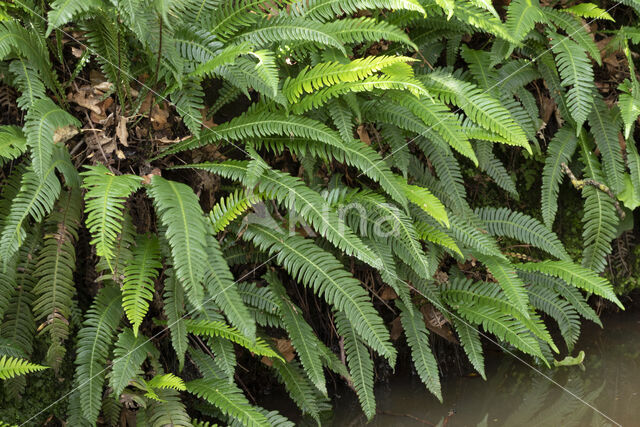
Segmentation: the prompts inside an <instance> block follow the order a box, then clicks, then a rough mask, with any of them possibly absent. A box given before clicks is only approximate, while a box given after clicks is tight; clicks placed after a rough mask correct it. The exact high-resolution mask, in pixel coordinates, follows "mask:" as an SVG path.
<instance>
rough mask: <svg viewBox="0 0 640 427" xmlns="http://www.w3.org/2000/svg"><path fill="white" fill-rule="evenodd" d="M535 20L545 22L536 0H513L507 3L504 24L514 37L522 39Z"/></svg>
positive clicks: (531, 28)
mask: <svg viewBox="0 0 640 427" xmlns="http://www.w3.org/2000/svg"><path fill="white" fill-rule="evenodd" d="M537 22H546V19H545V16H544V14H543V13H542V9H541V8H540V3H539V2H538V0H515V1H513V2H511V3H510V4H509V8H508V9H507V23H506V26H507V30H508V31H509V33H510V34H511V35H512V36H513V38H514V39H516V40H518V41H520V40H522V39H524V37H525V36H526V35H527V34H528V33H529V31H531V30H533V27H534V26H535V24H536V23H537Z"/></svg>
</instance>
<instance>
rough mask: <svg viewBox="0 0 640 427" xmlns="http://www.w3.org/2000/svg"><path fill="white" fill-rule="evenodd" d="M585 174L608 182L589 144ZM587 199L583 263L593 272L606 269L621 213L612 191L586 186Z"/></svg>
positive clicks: (585, 152)
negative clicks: (616, 205)
mask: <svg viewBox="0 0 640 427" xmlns="http://www.w3.org/2000/svg"><path fill="white" fill-rule="evenodd" d="M581 159H582V162H583V164H584V171H585V175H586V176H587V177H588V178H591V179H593V180H596V181H597V182H604V177H603V174H602V170H601V166H600V163H599V162H598V160H597V159H596V158H595V155H594V154H593V153H591V152H588V151H587V150H586V148H585V147H583V149H582V155H581ZM582 195H583V197H584V198H585V202H584V215H583V217H582V221H583V223H584V227H583V230H582V239H583V243H584V250H583V252H582V265H583V266H584V267H587V268H589V269H591V270H593V271H596V272H601V271H604V269H605V267H606V264H607V259H606V258H607V255H609V254H610V253H611V250H612V248H611V242H612V241H613V239H614V238H615V237H616V235H617V229H618V215H617V212H616V210H615V206H614V204H613V200H611V197H609V195H608V194H605V193H604V192H603V191H600V190H599V189H597V188H595V187H592V186H586V187H585V188H583V189H582Z"/></svg>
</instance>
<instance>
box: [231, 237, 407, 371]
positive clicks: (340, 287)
mask: <svg viewBox="0 0 640 427" xmlns="http://www.w3.org/2000/svg"><path fill="white" fill-rule="evenodd" d="M243 237H245V238H246V239H247V240H253V241H254V243H255V244H256V245H257V246H259V247H260V248H261V249H263V250H268V251H270V252H271V253H272V254H273V253H277V257H276V261H277V262H278V263H280V264H282V265H283V267H285V268H286V269H287V270H288V271H289V273H290V274H292V275H293V276H294V277H295V278H297V279H298V280H300V281H302V282H303V283H304V284H305V285H306V286H309V287H311V288H313V289H314V290H315V291H316V293H317V294H318V295H319V296H321V297H324V298H325V299H326V300H327V302H329V303H330V304H332V305H334V306H335V308H336V309H338V310H339V311H341V312H344V314H345V316H346V317H347V319H348V320H349V322H350V323H351V324H352V325H353V328H354V329H355V330H356V332H357V333H358V335H360V336H361V337H362V339H363V340H364V341H365V342H367V344H369V345H370V346H371V347H372V348H373V349H374V350H375V351H377V352H378V353H380V354H381V355H383V356H385V357H386V358H388V359H389V360H390V361H391V362H393V361H394V359H395V351H394V349H393V347H391V345H390V344H389V342H388V340H389V335H388V332H387V330H386V328H385V327H384V325H383V324H382V322H381V320H380V318H379V316H378V315H377V313H376V312H375V310H374V308H373V306H372V305H371V303H370V302H368V301H367V296H366V295H367V294H366V292H364V290H363V289H362V288H361V287H360V286H359V283H358V281H357V280H355V279H353V278H352V277H351V276H350V275H349V274H348V273H347V272H346V271H345V270H344V269H343V268H342V266H341V264H340V263H339V262H338V261H337V260H336V259H335V258H334V257H333V256H332V255H331V254H329V253H327V252H325V251H323V250H322V249H320V248H318V247H317V246H315V245H314V244H313V243H311V242H310V241H308V240H305V239H304V238H302V237H300V236H296V235H293V236H284V235H283V234H282V233H279V232H277V231H274V230H271V229H269V228H267V227H264V226H262V225H250V226H249V228H248V229H247V231H246V232H245V234H244V236H243ZM392 364H393V363H392Z"/></svg>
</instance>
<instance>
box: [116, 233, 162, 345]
mask: <svg viewBox="0 0 640 427" xmlns="http://www.w3.org/2000/svg"><path fill="white" fill-rule="evenodd" d="M161 259H162V257H161V254H160V247H159V245H158V239H157V238H156V237H155V236H142V235H141V236H138V237H137V238H136V247H135V248H134V249H133V257H132V259H131V262H130V263H128V264H127V265H126V267H125V268H124V282H123V285H122V308H124V312H125V314H126V315H127V318H128V319H129V322H131V325H132V327H133V335H134V336H138V329H139V328H140V325H141V324H142V321H143V320H144V317H145V316H146V314H147V311H148V310H149V302H150V301H151V300H152V299H153V291H154V285H155V281H156V279H157V278H158V274H159V271H158V270H159V269H161V268H162V262H161Z"/></svg>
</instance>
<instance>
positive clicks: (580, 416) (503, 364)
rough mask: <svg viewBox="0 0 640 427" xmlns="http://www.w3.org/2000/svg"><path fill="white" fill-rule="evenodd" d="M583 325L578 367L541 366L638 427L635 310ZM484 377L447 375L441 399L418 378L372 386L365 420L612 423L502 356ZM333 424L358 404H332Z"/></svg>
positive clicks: (355, 417)
mask: <svg viewBox="0 0 640 427" xmlns="http://www.w3.org/2000/svg"><path fill="white" fill-rule="evenodd" d="M602 323H603V325H604V329H600V327H598V326H597V325H594V324H585V325H584V327H583V332H582V335H581V337H580V340H579V341H578V343H577V344H576V349H575V350H574V354H577V352H578V350H584V351H585V353H586V358H585V362H584V367H585V371H584V372H583V371H581V370H580V368H579V367H576V366H574V367H567V368H558V369H555V370H542V372H543V373H544V374H546V375H548V376H549V377H551V378H552V379H553V380H554V381H556V382H558V383H559V384H561V385H562V386H563V387H565V388H566V389H568V390H570V391H571V392H572V393H574V394H575V395H577V396H579V397H581V398H582V399H583V400H585V401H586V402H588V403H589V404H590V405H592V406H593V407H595V408H597V409H598V410H599V411H601V412H603V413H604V414H606V415H607V416H608V417H610V418H611V419H613V420H614V421H615V423H619V424H620V425H624V426H640V311H638V310H634V311H633V312H631V313H625V314H619V315H612V316H608V317H604V318H603V319H602ZM488 358H489V359H490V360H488V366H487V378H488V381H483V380H482V379H481V378H480V377H461V376H457V377H456V376H450V377H448V378H446V379H444V380H443V384H442V394H443V398H444V403H442V404H441V403H440V402H439V401H438V400H436V399H435V398H434V397H433V396H431V395H430V394H429V393H428V392H427V391H426V390H425V389H424V387H423V386H422V384H421V383H420V381H419V380H418V379H417V378H410V377H406V376H405V377H400V378H396V379H394V380H392V381H391V383H390V384H389V385H387V386H381V387H379V388H378V389H377V390H376V396H377V401H378V411H379V413H378V415H377V416H376V417H375V418H374V419H373V421H371V422H370V423H369V424H368V425H369V426H403V427H404V426H425V425H427V426H428V425H440V426H448V427H454V426H488V427H491V426H536V427H538V426H567V427H568V426H607V425H616V424H615V423H614V422H612V421H610V420H608V419H607V418H605V417H603V416H602V415H600V414H598V413H597V412H596V411H595V410H594V409H592V408H590V407H589V406H587V405H586V404H584V403H582V402H581V401H580V400H578V399H576V398H575V397H573V396H571V395H570V394H569V393H567V392H565V391H563V390H562V389H560V388H559V387H558V386H557V385H554V384H553V383H552V382H551V381H549V380H548V379H546V378H544V377H542V376H541V375H540V374H538V373H536V372H535V371H533V370H532V369H531V368H529V367H527V366H525V365H523V364H522V363H521V362H519V361H517V360H515V359H514V358H513V357H511V356H509V355H508V354H505V353H501V354H499V355H498V356H489V357H488ZM333 420H334V425H335V426H350V425H351V426H358V425H364V424H365V419H364V416H362V415H361V411H360V410H359V408H358V406H357V402H356V401H354V400H352V399H351V398H349V397H346V396H345V397H344V398H341V399H339V400H338V401H336V402H335V413H334V418H333Z"/></svg>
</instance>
